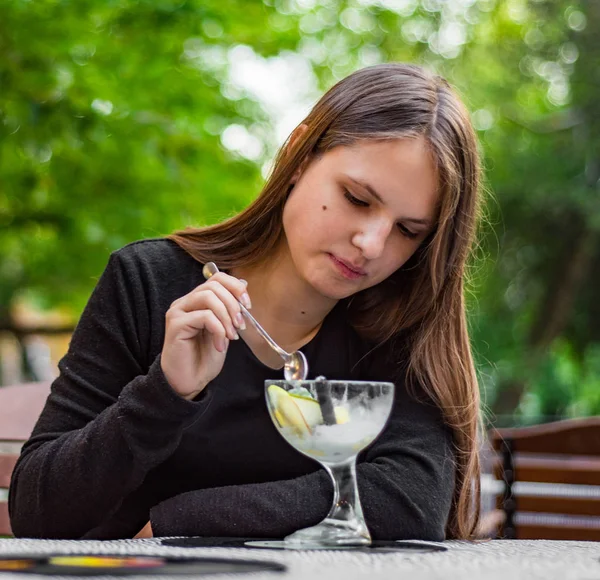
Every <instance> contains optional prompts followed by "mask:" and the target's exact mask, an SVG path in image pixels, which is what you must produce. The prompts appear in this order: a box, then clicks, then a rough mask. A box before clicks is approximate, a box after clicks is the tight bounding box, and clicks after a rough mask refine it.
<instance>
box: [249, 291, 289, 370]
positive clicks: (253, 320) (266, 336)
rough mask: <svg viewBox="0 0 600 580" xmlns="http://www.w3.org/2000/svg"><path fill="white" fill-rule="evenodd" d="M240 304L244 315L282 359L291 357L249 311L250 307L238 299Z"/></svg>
mask: <svg viewBox="0 0 600 580" xmlns="http://www.w3.org/2000/svg"><path fill="white" fill-rule="evenodd" d="M238 304H239V305H240V308H241V310H242V312H243V313H244V316H245V317H246V318H247V319H248V320H249V321H250V322H251V323H252V324H253V325H254V328H256V330H258V333H259V334H260V335H261V336H262V337H263V338H264V339H265V340H266V341H267V342H268V343H269V345H271V348H272V349H273V350H274V351H276V352H277V353H278V354H279V355H280V356H281V358H282V359H284V360H287V359H288V358H290V356H291V355H290V353H289V352H286V351H285V350H283V349H282V348H281V347H280V346H279V345H278V344H277V343H276V342H275V341H274V340H273V339H272V338H271V337H270V336H269V334H268V333H267V331H266V330H265V329H264V328H263V327H262V326H261V325H260V323H259V322H258V320H256V318H254V316H252V314H250V312H249V311H248V309H247V308H246V307H245V306H244V305H243V304H242V303H241V302H240V301H239V300H238Z"/></svg>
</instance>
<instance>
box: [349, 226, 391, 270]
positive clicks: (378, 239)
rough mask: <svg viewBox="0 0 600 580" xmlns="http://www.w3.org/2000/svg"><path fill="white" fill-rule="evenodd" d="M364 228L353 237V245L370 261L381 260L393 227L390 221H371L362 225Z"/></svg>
mask: <svg viewBox="0 0 600 580" xmlns="http://www.w3.org/2000/svg"><path fill="white" fill-rule="evenodd" d="M361 225H362V227H361V229H360V230H359V231H357V232H356V233H355V234H354V236H352V243H353V245H354V246H356V247H357V248H359V249H360V251H361V252H362V254H363V256H364V257H365V258H366V259H368V260H374V259H375V258H379V257H380V256H381V254H382V253H383V249H384V248H385V244H386V242H387V240H388V237H389V235H390V232H391V229H392V227H394V224H390V223H389V221H388V220H383V219H380V220H370V221H369V222H367V223H363V224H361Z"/></svg>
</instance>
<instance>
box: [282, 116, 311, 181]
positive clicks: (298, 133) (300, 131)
mask: <svg viewBox="0 0 600 580" xmlns="http://www.w3.org/2000/svg"><path fill="white" fill-rule="evenodd" d="M306 131H308V125H307V124H306V123H302V124H301V125H298V126H297V127H296V128H295V129H294V131H293V133H292V134H291V135H290V140H289V142H288V144H287V148H286V149H287V151H288V152H289V151H291V149H292V148H293V147H294V145H295V144H296V143H297V142H298V139H300V137H302V135H304V133H306ZM307 163H308V158H306V159H305V160H304V161H303V162H302V163H301V164H300V167H298V169H296V171H295V172H294V175H293V176H292V180H291V183H292V184H294V183H296V182H297V181H298V179H300V176H301V175H302V172H303V171H304V169H305V168H306V165H307Z"/></svg>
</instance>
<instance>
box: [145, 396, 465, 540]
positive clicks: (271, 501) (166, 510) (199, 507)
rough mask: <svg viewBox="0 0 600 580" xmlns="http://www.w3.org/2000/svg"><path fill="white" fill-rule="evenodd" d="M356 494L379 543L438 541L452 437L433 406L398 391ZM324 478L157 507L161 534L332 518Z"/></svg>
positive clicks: (267, 530)
mask: <svg viewBox="0 0 600 580" xmlns="http://www.w3.org/2000/svg"><path fill="white" fill-rule="evenodd" d="M357 477H358V488H359V494H360V498H361V503H362V506H363V512H364V515H365V520H366V522H367V526H368V527H369V530H370V531H371V535H372V537H373V538H374V539H407V538H415V539H427V540H434V541H441V540H443V539H444V537H445V527H446V521H447V518H448V514H449V510H450V505H451V501H452V491H453V486H454V459H453V452H452V443H451V435H450V433H449V431H448V429H447V428H446V426H445V425H444V423H443V420H442V417H441V413H440V411H439V409H438V408H437V407H435V406H434V405H433V404H428V403H422V402H417V401H416V400H414V399H413V398H412V397H409V395H408V394H407V393H406V391H405V390H403V389H397V390H396V396H395V402H394V408H393V411H392V416H391V419H390V422H389V423H388V425H387V427H386V428H385V430H384V432H383V433H382V434H381V436H380V437H379V438H378V439H377V440H376V441H375V443H374V444H373V445H372V446H371V447H369V448H368V449H366V450H365V451H364V452H363V453H362V454H361V456H360V458H359V464H358V466H357ZM332 498H333V485H332V483H331V481H330V479H329V476H328V475H327V473H326V472H325V471H324V470H323V469H320V470H318V471H316V472H314V473H311V474H308V475H305V476H302V477H299V478H296V479H291V480H286V481H274V482H267V483H259V484H250V485H240V486H229V487H222V488H213V489H203V490H197V491H191V492H187V493H184V494H181V495H178V496H176V497H173V498H170V499H168V500H166V501H163V502H162V503H160V504H158V505H157V506H155V507H154V508H153V509H152V510H151V512H150V515H151V522H152V528H153V531H154V534H155V535H156V536H173V535H198V536H221V537H227V536H238V537H270V538H281V537H284V536H286V535H287V534H290V533H292V532H293V531H295V530H297V529H300V528H303V527H307V526H311V525H314V524H317V523H318V522H320V521H321V520H322V519H323V518H324V517H325V516H326V515H327V513H328V511H329V509H330V507H331V502H332Z"/></svg>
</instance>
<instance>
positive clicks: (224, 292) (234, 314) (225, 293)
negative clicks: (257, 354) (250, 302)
mask: <svg viewBox="0 0 600 580" xmlns="http://www.w3.org/2000/svg"><path fill="white" fill-rule="evenodd" d="M210 289H211V290H212V291H213V292H214V293H215V294H216V295H217V296H218V297H219V299H220V300H221V301H222V302H223V304H224V305H225V307H226V308H227V311H228V312H229V317H230V318H231V321H232V323H233V325H234V326H235V327H236V328H240V329H242V330H245V328H246V323H245V321H244V317H243V316H242V309H241V307H240V303H239V302H238V301H237V299H236V297H235V296H234V295H233V294H232V293H231V292H230V291H229V290H228V289H227V288H225V287H224V286H222V285H221V284H218V283H216V282H215V285H214V286H211V287H210Z"/></svg>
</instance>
